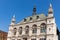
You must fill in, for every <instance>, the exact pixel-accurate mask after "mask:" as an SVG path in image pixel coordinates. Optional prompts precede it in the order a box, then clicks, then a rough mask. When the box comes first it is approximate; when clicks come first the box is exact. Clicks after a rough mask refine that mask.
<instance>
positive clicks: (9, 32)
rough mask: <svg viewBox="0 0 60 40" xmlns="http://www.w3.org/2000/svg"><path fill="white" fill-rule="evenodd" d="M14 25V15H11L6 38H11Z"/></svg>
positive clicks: (8, 39)
mask: <svg viewBox="0 0 60 40" xmlns="http://www.w3.org/2000/svg"><path fill="white" fill-rule="evenodd" d="M14 26H15V15H13V17H12V20H11V24H10V25H9V31H8V36H7V40H12V39H11V37H12V36H13V28H14Z"/></svg>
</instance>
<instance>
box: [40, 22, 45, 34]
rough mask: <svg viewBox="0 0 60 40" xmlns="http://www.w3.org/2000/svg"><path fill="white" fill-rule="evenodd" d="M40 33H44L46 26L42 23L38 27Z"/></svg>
mask: <svg viewBox="0 0 60 40" xmlns="http://www.w3.org/2000/svg"><path fill="white" fill-rule="evenodd" d="M40 32H41V33H46V24H45V23H42V24H41V25H40Z"/></svg>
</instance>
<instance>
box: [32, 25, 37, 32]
mask: <svg viewBox="0 0 60 40" xmlns="http://www.w3.org/2000/svg"><path fill="white" fill-rule="evenodd" d="M32 33H37V25H35V24H34V25H33V28H32Z"/></svg>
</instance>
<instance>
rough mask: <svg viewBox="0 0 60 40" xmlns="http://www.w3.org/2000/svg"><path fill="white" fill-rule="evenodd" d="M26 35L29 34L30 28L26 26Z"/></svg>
mask: <svg viewBox="0 0 60 40" xmlns="http://www.w3.org/2000/svg"><path fill="white" fill-rule="evenodd" d="M25 33H26V34H28V33H29V26H26V28H25Z"/></svg>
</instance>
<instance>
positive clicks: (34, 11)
mask: <svg viewBox="0 0 60 40" xmlns="http://www.w3.org/2000/svg"><path fill="white" fill-rule="evenodd" d="M33 15H36V5H34V8H33Z"/></svg>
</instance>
